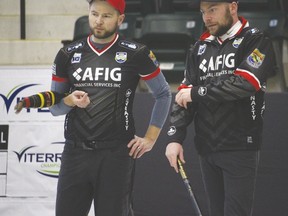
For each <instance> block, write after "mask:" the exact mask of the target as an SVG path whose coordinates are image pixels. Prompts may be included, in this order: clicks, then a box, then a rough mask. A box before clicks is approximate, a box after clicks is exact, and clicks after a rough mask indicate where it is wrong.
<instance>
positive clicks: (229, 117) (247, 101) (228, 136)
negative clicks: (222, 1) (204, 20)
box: [168, 18, 277, 154]
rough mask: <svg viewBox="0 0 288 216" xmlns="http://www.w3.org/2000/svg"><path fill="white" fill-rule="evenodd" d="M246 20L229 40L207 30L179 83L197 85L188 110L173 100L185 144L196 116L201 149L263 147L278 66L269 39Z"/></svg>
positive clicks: (174, 123)
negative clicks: (270, 84) (269, 92)
mask: <svg viewBox="0 0 288 216" xmlns="http://www.w3.org/2000/svg"><path fill="white" fill-rule="evenodd" d="M240 20H241V24H239V28H238V30H237V31H238V32H235V34H233V35H231V37H229V38H228V39H226V40H225V41H221V40H220V39H219V38H215V37H214V36H212V35H210V34H209V33H208V32H206V33H204V34H203V35H202V36H201V38H200V40H199V41H198V42H196V44H195V45H194V46H193V47H192V48H191V50H190V52H189V54H188V56H187V64H186V71H185V79H184V81H183V83H182V84H181V86H180V87H179V88H180V89H181V88H189V87H190V88H191V87H192V90H191V98H192V103H190V104H189V108H188V109H187V110H186V109H185V108H182V107H180V106H179V105H177V104H176V103H175V104H174V105H173V108H172V112H171V116H170V117H171V118H170V125H171V126H170V129H169V131H168V135H169V136H170V141H171V142H173V141H176V142H179V143H182V142H183V141H184V139H185V136H186V128H187V126H188V125H189V124H190V123H191V122H192V120H193V121H194V125H195V138H194V140H195V144H196V149H197V150H198V152H199V153H200V154H205V153H207V152H215V151H222V150H249V149H251V150H256V149H259V147H260V145H261V133H262V126H263V113H264V109H265V101H264V92H265V84H266V80H267V78H268V77H270V76H272V75H274V74H275V71H276V68H277V67H276V61H275V56H274V52H273V47H272V43H271V41H270V40H269V38H267V37H266V36H265V35H264V34H263V33H262V32H260V31H259V30H258V29H256V28H251V27H249V26H248V25H249V24H248V22H247V21H246V20H245V19H244V18H240Z"/></svg>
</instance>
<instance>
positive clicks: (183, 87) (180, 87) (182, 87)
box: [178, 84, 192, 91]
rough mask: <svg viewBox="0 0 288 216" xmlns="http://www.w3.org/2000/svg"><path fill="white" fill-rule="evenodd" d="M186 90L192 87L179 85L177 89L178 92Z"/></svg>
mask: <svg viewBox="0 0 288 216" xmlns="http://www.w3.org/2000/svg"><path fill="white" fill-rule="evenodd" d="M186 88H192V85H189V86H187V85H185V84H181V85H180V86H179V87H178V91H180V90H181V89H186Z"/></svg>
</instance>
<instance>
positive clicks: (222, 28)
mask: <svg viewBox="0 0 288 216" xmlns="http://www.w3.org/2000/svg"><path fill="white" fill-rule="evenodd" d="M225 19H226V20H227V22H226V25H221V26H219V29H218V31H217V32H215V34H214V36H215V37H219V36H222V35H224V34H225V33H226V32H227V31H228V30H229V29H230V28H231V27H232V25H233V18H232V16H231V14H230V13H229V9H227V10H226V14H225Z"/></svg>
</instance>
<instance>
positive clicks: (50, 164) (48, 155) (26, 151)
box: [13, 142, 64, 178]
mask: <svg viewBox="0 0 288 216" xmlns="http://www.w3.org/2000/svg"><path fill="white" fill-rule="evenodd" d="M52 144H53V145H55V144H58V145H59V144H61V145H62V144H64V143H63V142H55V143H52ZM13 152H14V153H15V154H16V156H17V158H18V161H19V163H21V164H25V165H31V167H33V169H36V172H38V173H39V174H40V175H44V176H47V177H51V178H58V176H59V171H60V165H61V157H62V153H61V152H45V151H43V152H42V151H41V148H40V147H39V146H27V147H24V148H23V149H21V150H20V151H19V152H17V151H13Z"/></svg>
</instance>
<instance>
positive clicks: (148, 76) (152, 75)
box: [141, 67, 161, 80]
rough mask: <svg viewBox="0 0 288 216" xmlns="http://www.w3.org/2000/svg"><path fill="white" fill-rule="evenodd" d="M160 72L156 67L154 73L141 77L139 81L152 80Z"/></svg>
mask: <svg viewBox="0 0 288 216" xmlns="http://www.w3.org/2000/svg"><path fill="white" fill-rule="evenodd" d="M160 72H161V70H160V68H159V67H158V68H157V70H156V71H154V72H153V73H151V74H148V75H146V76H141V79H143V80H150V79H153V78H154V77H156V76H158V74H159V73H160Z"/></svg>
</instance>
